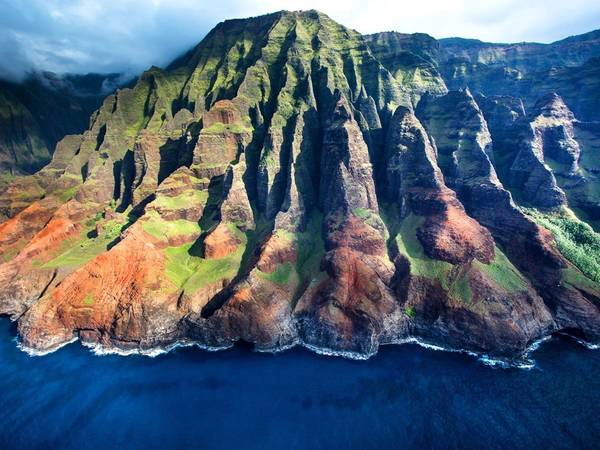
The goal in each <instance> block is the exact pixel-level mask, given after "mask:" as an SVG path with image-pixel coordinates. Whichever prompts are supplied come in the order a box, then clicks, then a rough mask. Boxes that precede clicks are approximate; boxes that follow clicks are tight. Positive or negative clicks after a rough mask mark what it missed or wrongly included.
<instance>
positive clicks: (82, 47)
mask: <svg viewBox="0 0 600 450" xmlns="http://www.w3.org/2000/svg"><path fill="white" fill-rule="evenodd" d="M281 9H294V10H299V9H319V10H321V11H323V12H325V13H327V14H329V15H330V16H331V17H332V18H333V19H334V20H337V21H338V22H340V23H342V24H344V25H346V26H349V27H351V28H354V29H356V30H358V31H360V32H363V33H373V32H376V31H385V30H396V31H402V32H417V31H419V32H426V33H429V34H431V35H432V36H434V37H438V38H442V37H449V36H462V37H470V38H478V39H482V40H485V41H494V42H519V41H541V42H551V41H553V40H557V39H560V38H563V37H566V36H568V35H573V34H578V33H583V32H586V31H589V30H592V29H594V28H598V27H599V26H600V2H598V1H597V0H570V1H569V2H548V0H529V1H527V2H525V1H523V0H494V1H487V2H483V1H481V0H461V1H450V0H445V1H444V0H419V1H415V0H396V1H393V2H392V1H386V0H361V1H358V0H327V1H323V0H320V1H316V0H262V1H261V0H256V1H253V2H248V1H245V0H244V1H243V0H219V1H217V2H215V1H211V2H205V1H204V0H177V1H173V0H146V1H144V0H103V1H99V0H0V76H2V75H4V76H12V77H15V76H18V75H19V74H22V73H24V72H25V71H27V70H31V69H33V68H35V69H38V70H52V71H56V72H90V71H94V72H107V71H129V72H132V73H137V72H140V71H141V70H143V69H145V68H147V67H148V66H150V65H152V64H155V65H166V64H167V63H168V62H169V61H170V60H172V59H173V58H174V57H176V56H177V55H178V54H180V53H182V52H184V51H185V50H187V49H189V48H190V47H191V46H192V45H194V44H196V43H197V42H198V41H200V40H201V39H202V37H203V36H204V35H205V34H206V33H207V32H208V31H209V30H210V29H211V28H212V27H213V26H215V25H216V24H217V23H218V22H220V21H222V20H225V19H229V18H235V17H247V16H254V15H259V14H265V13H268V12H273V11H277V10H281Z"/></svg>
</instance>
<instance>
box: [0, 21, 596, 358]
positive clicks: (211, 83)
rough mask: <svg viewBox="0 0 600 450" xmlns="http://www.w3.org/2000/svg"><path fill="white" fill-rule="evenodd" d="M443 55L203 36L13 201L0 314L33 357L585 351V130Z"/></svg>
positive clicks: (546, 103)
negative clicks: (80, 347)
mask: <svg viewBox="0 0 600 450" xmlns="http://www.w3.org/2000/svg"><path fill="white" fill-rule="evenodd" d="M444 52H448V49H447V48H446V49H444V47H443V46H442V47H440V45H439V43H438V42H437V41H435V40H433V39H431V38H428V37H427V36H424V35H410V36H407V35H398V34H394V33H385V34H382V35H375V36H368V37H364V36H361V35H359V34H358V33H356V32H354V31H352V30H348V29H346V28H344V27H343V26H341V25H339V24H336V23H335V22H333V21H331V19H329V18H328V17H326V16H324V15H323V14H320V13H318V12H314V11H310V12H302V13H287V12H282V13H276V14H271V15H268V16H262V17H258V18H253V19H248V20H233V21H227V22H224V23H222V24H220V25H218V26H217V27H216V28H215V29H214V30H213V31H211V32H210V33H209V35H208V36H207V37H206V38H205V39H204V40H203V41H202V42H201V43H200V44H199V45H198V46H197V47H196V48H194V49H193V50H192V51H190V52H189V53H188V54H187V55H186V56H185V57H183V58H181V59H180V60H178V61H176V62H174V63H173V64H172V65H171V66H170V67H169V68H167V69H166V70H162V69H158V68H152V69H150V70H149V71H147V72H145V73H144V74H143V75H142V76H141V77H140V78H139V80H138V82H137V83H136V84H135V85H134V86H133V87H132V88H130V89H122V90H119V91H117V92H116V93H115V94H113V95H110V96H108V97H107V98H106V99H105V101H104V103H103V105H102V107H101V108H100V109H99V110H98V111H97V112H96V113H94V115H93V116H92V117H91V120H90V128H89V129H88V130H87V131H85V132H84V133H83V134H82V135H78V136H67V137H65V138H64V139H63V140H62V141H61V142H60V143H59V144H58V146H57V148H56V151H55V153H54V156H53V159H52V162H51V163H50V164H48V165H47V166H46V167H44V168H43V169H42V170H41V171H39V172H38V173H36V174H35V175H32V176H29V177H22V178H18V179H16V180H15V181H13V182H12V184H11V185H10V186H9V187H8V189H7V190H6V194H5V195H4V196H3V197H2V199H1V202H0V203H1V204H0V206H1V207H2V208H3V211H6V212H7V213H8V214H9V215H11V216H12V218H10V219H8V220H6V221H5V222H4V223H2V224H0V255H1V256H2V258H3V260H4V263H3V264H2V265H0V286H2V287H1V288H0V312H1V313H2V314H7V315H10V316H11V317H12V318H13V319H15V320H18V329H19V335H20V338H21V340H22V343H23V344H24V346H26V347H28V348H31V349H34V350H38V351H48V350H52V349H54V348H57V347H58V346H60V345H62V344H64V343H67V342H70V341H72V340H73V339H74V338H79V339H80V340H82V341H83V342H86V343H93V344H97V343H98V344H101V345H103V346H105V347H108V348H116V349H120V350H124V351H127V350H134V351H144V350H150V349H152V348H154V347H157V346H164V347H167V346H170V345H173V344H175V343H197V344H199V345H201V346H204V347H210V348H223V347H228V346H231V345H233V344H234V343H235V342H236V341H239V340H243V341H247V342H251V343H253V344H254V345H255V346H256V347H257V348H259V349H262V350H278V349H282V348H286V347H288V346H292V345H295V344H304V345H306V346H309V347H311V348H315V349H320V350H322V351H328V352H333V353H343V354H348V355H350V354H352V355H357V356H368V355H371V354H373V353H375V352H376V351H377V348H378V346H379V345H381V344H386V343H395V342H402V341H403V340H406V339H409V338H417V339H420V340H423V341H426V342H430V343H434V344H438V345H443V346H448V347H452V348H461V349H466V350H470V351H475V352H481V353H487V354H490V355H493V356H497V357H518V356H520V355H522V354H523V352H525V351H526V349H527V348H528V346H530V345H531V344H532V343H533V342H535V341H536V340H538V339H541V338H543V337H545V336H548V335H550V334H552V333H554V332H558V331H562V332H566V333H569V334H572V335H574V336H576V337H577V338H579V339H582V340H585V341H588V342H598V341H599V340H600V309H599V308H600V284H598V282H599V281H600V270H598V271H596V270H597V269H598V267H597V265H595V264H597V263H596V260H595V259H594V258H595V256H594V252H596V251H598V252H599V253H596V254H595V255H596V256H597V255H600V244H599V242H600V238H599V237H598V234H596V233H595V232H594V231H593V229H592V227H591V226H590V225H588V224H587V223H586V222H585V221H587V222H589V223H590V224H591V225H592V226H595V227H597V226H598V221H599V219H600V216H599V214H598V213H599V210H600V208H599V204H598V202H599V199H600V197H599V196H598V192H599V191H598V189H599V187H598V176H599V175H600V164H599V161H600V160H599V156H598V155H600V153H599V152H600V148H599V146H600V127H599V126H598V124H597V123H595V122H590V121H588V122H585V121H579V120H578V119H577V115H576V114H574V113H573V112H572V110H571V109H570V108H569V107H568V106H567V105H568V104H569V102H566V103H565V101H563V99H562V98H561V97H559V96H558V95H556V94H553V93H552V92H543V91H540V92H539V94H540V95H539V101H538V102H537V104H536V105H535V106H534V107H532V108H531V109H529V108H527V107H526V106H525V105H524V103H523V102H522V101H521V100H520V99H517V98H509V97H498V96H494V95H488V96H485V94H486V91H485V90H483V94H482V93H479V92H478V93H477V95H475V96H474V95H473V94H472V93H471V90H469V89H460V90H451V91H448V89H447V86H448V85H450V86H452V84H448V83H446V82H445V81H444V79H443V78H442V75H441V74H443V72H444V70H443V68H442V67H441V66H440V61H445V59H443V58H442V56H440V55H443V54H445V53H444ZM463 56H464V55H463ZM446 59H448V58H446ZM17 197H18V201H19V202H20V203H19V204H18V205H15V203H14V202H15V201H16V198H17ZM536 208H537V209H536ZM570 208H571V209H573V210H574V211H575V212H576V213H577V215H575V213H573V211H571V209H570ZM540 224H541V225H544V226H540ZM582 249H585V251H583V252H582V251H581V250H582ZM585 253H587V254H585ZM590 256H591V258H592V259H591V260H590V258H589V257H590ZM586 258H587V259H586Z"/></svg>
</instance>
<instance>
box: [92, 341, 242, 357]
mask: <svg viewBox="0 0 600 450" xmlns="http://www.w3.org/2000/svg"><path fill="white" fill-rule="evenodd" d="M81 345H83V346H84V347H87V348H89V349H90V350H91V351H92V353H94V355H97V356H109V355H119V356H131V355H140V356H148V357H150V358H155V357H157V356H160V355H164V354H166V353H169V352H171V351H172V350H175V349H177V348H186V347H198V348H199V349H201V350H205V351H208V352H218V351H222V350H227V349H229V348H231V347H232V346H231V345H229V346H223V347H211V346H207V345H202V344H200V343H198V342H192V341H177V342H175V343H173V344H170V345H167V346H163V347H161V346H157V347H152V348H147V349H140V348H132V349H122V348H118V347H105V346H103V345H102V344H99V343H94V342H82V343H81Z"/></svg>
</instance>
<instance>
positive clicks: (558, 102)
mask: <svg viewBox="0 0 600 450" xmlns="http://www.w3.org/2000/svg"><path fill="white" fill-rule="evenodd" d="M534 114H535V115H543V116H545V117H555V118H559V117H560V118H566V119H568V120H574V119H575V115H574V114H573V112H572V111H571V110H570V109H569V107H568V106H567V104H566V103H565V101H564V100H563V99H562V97H561V96H560V95H558V94H557V93H556V92H550V93H548V94H546V95H544V96H543V97H541V98H540V99H539V100H538V101H537V102H536V104H535V107H534Z"/></svg>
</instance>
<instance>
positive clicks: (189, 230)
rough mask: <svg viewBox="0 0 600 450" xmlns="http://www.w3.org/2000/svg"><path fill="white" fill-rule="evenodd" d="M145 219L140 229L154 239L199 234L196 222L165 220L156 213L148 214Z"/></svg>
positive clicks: (198, 226)
mask: <svg viewBox="0 0 600 450" xmlns="http://www.w3.org/2000/svg"><path fill="white" fill-rule="evenodd" d="M146 217H148V220H146V221H144V223H143V225H142V227H143V229H144V231H145V232H146V233H148V234H150V235H151V236H154V237H155V238H156V239H161V240H165V239H169V238H171V237H175V236H190V235H194V234H197V235H199V234H200V232H201V229H200V225H198V223H197V222H191V221H189V220H185V219H178V220H165V219H163V218H162V217H161V216H160V215H159V214H158V213H157V212H156V211H150V212H148V213H147V214H146Z"/></svg>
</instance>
